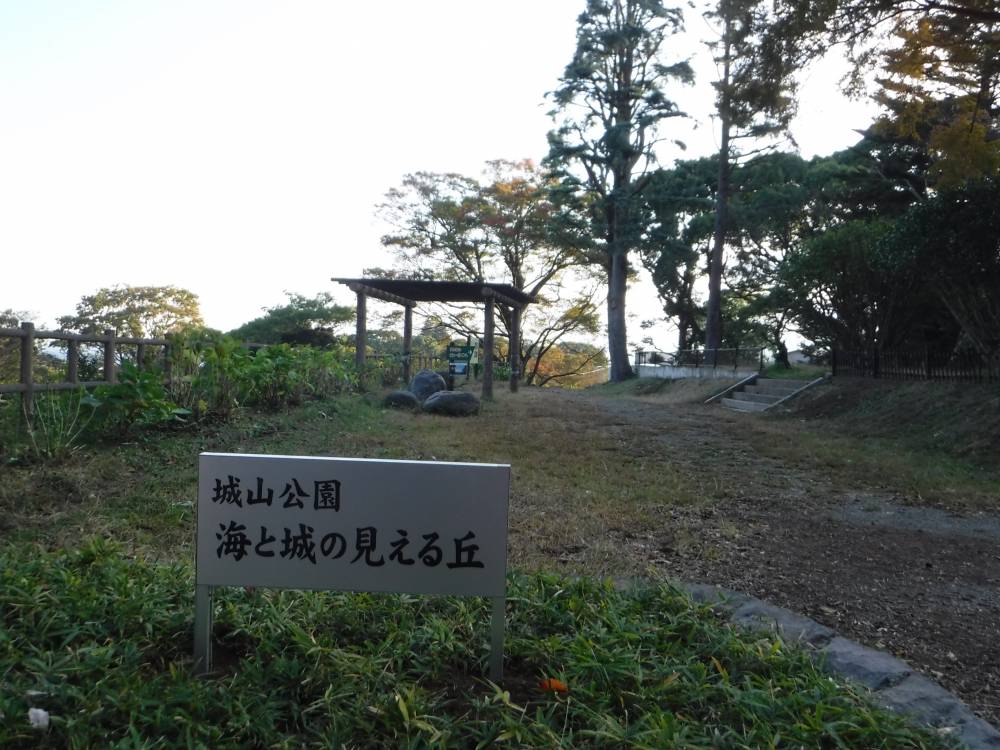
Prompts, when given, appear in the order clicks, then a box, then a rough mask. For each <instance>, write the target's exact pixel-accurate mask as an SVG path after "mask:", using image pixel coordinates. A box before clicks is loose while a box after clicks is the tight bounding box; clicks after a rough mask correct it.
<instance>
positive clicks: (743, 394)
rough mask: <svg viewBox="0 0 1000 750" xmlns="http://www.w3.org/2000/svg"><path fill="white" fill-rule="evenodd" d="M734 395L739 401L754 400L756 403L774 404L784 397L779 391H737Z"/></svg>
mask: <svg viewBox="0 0 1000 750" xmlns="http://www.w3.org/2000/svg"><path fill="white" fill-rule="evenodd" d="M732 396H733V398H735V399H736V400H737V401H753V402H754V403H756V404H773V403H775V402H776V401H780V400H781V399H783V398H784V396H782V395H780V394H777V393H751V392H748V391H736V392H735V393H733V394H732Z"/></svg>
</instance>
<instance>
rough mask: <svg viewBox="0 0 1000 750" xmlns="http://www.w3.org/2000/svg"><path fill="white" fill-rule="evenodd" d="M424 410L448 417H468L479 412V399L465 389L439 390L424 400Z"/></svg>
mask: <svg viewBox="0 0 1000 750" xmlns="http://www.w3.org/2000/svg"><path fill="white" fill-rule="evenodd" d="M424 411H425V412H427V413H428V414H443V415H445V416H448V417H468V416H471V415H472V414H477V413H478V412H479V399H478V398H476V397H475V396H474V395H472V394H471V393H466V392H465V391H438V392H437V393H435V394H434V395H432V396H431V397H430V398H428V399H427V400H426V401H424Z"/></svg>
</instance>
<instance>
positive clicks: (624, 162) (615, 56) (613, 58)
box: [546, 0, 693, 381]
mask: <svg viewBox="0 0 1000 750" xmlns="http://www.w3.org/2000/svg"><path fill="white" fill-rule="evenodd" d="M682 20H683V18H682V14H681V11H680V10H678V9H676V8H666V7H664V5H663V2H662V0H589V1H588V3H587V9H586V11H585V12H584V13H582V14H581V15H580V17H579V18H578V19H577V24H578V25H577V46H576V52H575V54H574V55H573V60H572V62H571V63H570V64H569V65H568V66H567V67H566V71H565V73H564V74H563V77H562V78H561V79H560V86H559V88H558V89H556V91H554V92H553V93H552V94H551V96H552V97H553V99H554V101H555V104H556V109H555V110H554V111H553V113H552V115H553V117H554V118H558V122H559V126H558V127H557V129H556V130H554V131H552V132H550V133H549V147H550V150H549V156H548V157H547V159H546V164H548V165H549V166H550V167H551V168H552V169H553V170H554V172H555V173H556V174H557V175H558V176H559V177H560V179H561V181H562V189H563V190H564V191H565V192H566V193H569V194H573V195H575V196H576V197H578V198H580V199H581V200H582V202H583V204H584V205H587V206H589V207H590V210H591V219H592V223H593V227H594V236H595V239H596V240H597V243H596V252H595V256H596V257H595V258H594V259H595V260H596V261H597V262H598V263H600V265H601V266H602V267H603V269H604V271H605V273H606V275H607V282H608V298H607V304H608V352H609V355H610V360H611V372H610V377H611V380H613V381H619V380H623V379H625V378H627V377H629V376H631V375H632V368H631V366H630V365H629V359H628V349H627V337H626V325H625V290H626V286H627V281H628V273H629V263H628V254H629V251H630V250H632V249H634V248H635V247H636V245H637V244H638V241H639V238H640V237H641V235H642V232H643V227H642V223H643V222H642V221H641V217H642V216H643V211H642V207H641V205H640V204H641V196H642V193H643V190H644V189H645V187H646V185H647V182H648V174H649V171H650V170H651V168H652V167H653V165H654V164H655V156H654V146H655V144H656V132H657V126H658V125H659V124H660V123H661V122H662V121H663V120H665V119H668V118H671V117H677V116H679V115H681V114H682V113H681V112H680V111H679V109H678V108H677V105H676V104H675V103H674V102H672V101H670V100H669V99H667V97H666V96H665V95H664V93H663V89H664V87H665V86H666V85H667V84H668V83H669V82H671V81H675V80H676V81H683V82H690V81H691V80H692V78H693V75H692V72H691V68H690V66H689V65H688V64H687V63H686V62H679V63H674V64H672V65H664V64H661V62H660V58H661V55H662V52H663V48H664V46H665V42H666V40H667V39H668V38H669V37H670V36H672V35H673V34H675V33H677V32H678V31H680V30H681V27H682Z"/></svg>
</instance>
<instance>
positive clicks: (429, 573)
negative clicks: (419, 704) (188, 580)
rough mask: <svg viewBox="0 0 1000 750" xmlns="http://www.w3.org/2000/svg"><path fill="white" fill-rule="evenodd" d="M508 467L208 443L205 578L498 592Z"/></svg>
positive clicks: (216, 582) (503, 567)
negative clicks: (257, 450) (211, 448)
mask: <svg viewBox="0 0 1000 750" xmlns="http://www.w3.org/2000/svg"><path fill="white" fill-rule="evenodd" d="M509 485H510V467H509V466H507V465H500V464H462V463H443V462H436V461H434V462H432V461H382V460H372V459H347V458H310V457H298V456H258V455H243V454H232V453H202V454H201V456H200V459H199V472H198V536H197V545H196V555H197V557H196V571H197V573H196V578H197V580H196V582H197V584H198V585H199V586H260V587H265V588H295V589H339V590H353V591H383V592H395V593H413V594H453V595H481V596H493V597H502V596H504V594H505V582H506V573H507V498H508V491H509Z"/></svg>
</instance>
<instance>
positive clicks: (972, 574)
mask: <svg viewBox="0 0 1000 750" xmlns="http://www.w3.org/2000/svg"><path fill="white" fill-rule="evenodd" d="M559 398H561V399H563V400H564V401H565V402H566V403H565V408H566V409H567V410H568V411H572V412H574V413H576V414H580V413H588V418H589V419H592V420H597V421H598V423H599V424H601V425H602V426H603V427H604V429H607V430H610V431H612V432H613V433H614V434H615V436H616V438H617V440H618V441H619V444H620V446H621V449H622V451H623V452H625V453H631V454H633V455H644V454H645V455H648V454H649V453H650V452H656V453H661V454H663V453H665V454H667V455H669V456H670V460H671V462H672V463H674V464H675V465H676V466H678V467H680V468H681V470H682V471H683V473H684V474H686V475H688V476H689V477H691V478H693V479H694V480H695V481H697V482H699V484H700V486H701V487H702V488H703V489H704V493H705V495H706V496H708V497H712V498H714V501H713V502H712V503H710V504H706V505H702V506H700V507H699V508H696V509H679V510H678V511H676V512H671V514H670V516H671V517H670V518H665V519H664V523H663V525H662V527H661V528H659V529H652V530H650V532H651V533H648V534H645V535H641V537H640V538H637V539H633V540H630V544H632V545H633V547H634V548H635V549H634V553H635V554H637V555H645V556H646V557H647V559H648V560H649V561H650V562H652V563H653V564H655V565H656V567H657V568H658V569H662V570H663V571H664V573H666V574H668V575H670V576H673V577H676V578H678V579H681V580H686V581H691V582H703V583H715V584H720V585H722V586H725V587H727V588H732V589H735V590H737V591H742V592H745V593H748V594H752V595H753V596H757V597H760V598H764V599H767V600H769V601H772V602H774V603H775V604H778V605H781V606H783V607H787V608H789V609H792V610H795V611H798V612H801V613H803V614H806V615H808V616H810V617H812V618H814V619H815V620H817V621H819V622H821V623H823V624H825V625H828V626H830V627H832V628H834V629H836V630H838V631H839V632H841V633H843V634H845V635H847V636H849V637H851V638H853V639H855V640H858V641H860V642H862V643H865V644H866V645H870V646H873V647H875V648H880V649H884V650H887V651H889V652H891V653H893V654H894V655H896V656H899V657H900V658H902V659H904V660H906V661H908V662H909V663H910V664H911V665H913V666H914V667H916V668H918V669H920V670H921V671H923V672H925V673H926V674H928V675H929V676H932V677H934V678H935V679H937V680H938V681H939V682H941V684H943V685H944V686H945V687H947V688H948V689H950V690H952V691H954V692H955V693H956V694H958V695H959V696H960V697H962V698H963V699H964V700H965V701H966V702H968V703H969V704H970V705H971V706H972V707H973V709H974V710H976V711H977V712H978V713H979V715H980V716H982V717H983V718H984V719H986V720H987V721H990V722H992V723H993V724H994V725H1000V517H998V516H995V515H987V514H977V515H974V516H961V515H956V514H953V513H950V512H947V511H944V510H941V509H937V508H923V507H914V506H909V505H904V504H902V503H901V502H900V494H899V493H894V492H892V491H890V490H885V489H879V490H872V489H870V488H868V487H865V486H857V485H859V484H860V483H859V482H858V481H857V480H856V479H855V480H847V481H845V479H844V478H843V477H842V476H840V475H838V474H837V472H836V470H834V469H832V468H831V467H829V466H825V465H824V464H823V463H822V461H819V460H809V459H808V458H806V459H804V460H803V459H802V458H801V457H798V458H796V459H795V460H790V461H783V460H781V459H777V458H773V457H771V456H768V455H765V454H764V452H763V451H762V450H761V449H760V447H761V446H762V445H766V443H767V441H768V440H770V439H774V437H775V435H776V434H777V433H779V432H780V433H783V434H784V435H787V434H788V432H789V431H792V433H793V434H794V432H795V431H797V430H804V429H806V428H805V427H803V426H801V425H799V424H798V423H797V422H794V421H793V420H780V421H776V420H773V419H761V418H759V417H755V416H752V415H743V414H735V413H731V412H727V411H725V410H722V409H721V408H719V409H715V408H712V407H703V406H700V405H697V404H676V403H657V401H656V400H655V399H640V398H595V397H593V396H592V395H589V394H588V395H584V394H579V393H573V392H568V391H567V392H563V393H561V394H560V396H559ZM595 426H597V425H595ZM872 484H873V486H878V485H879V484H884V483H882V482H875V481H873V482H872ZM679 542H680V543H679Z"/></svg>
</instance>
